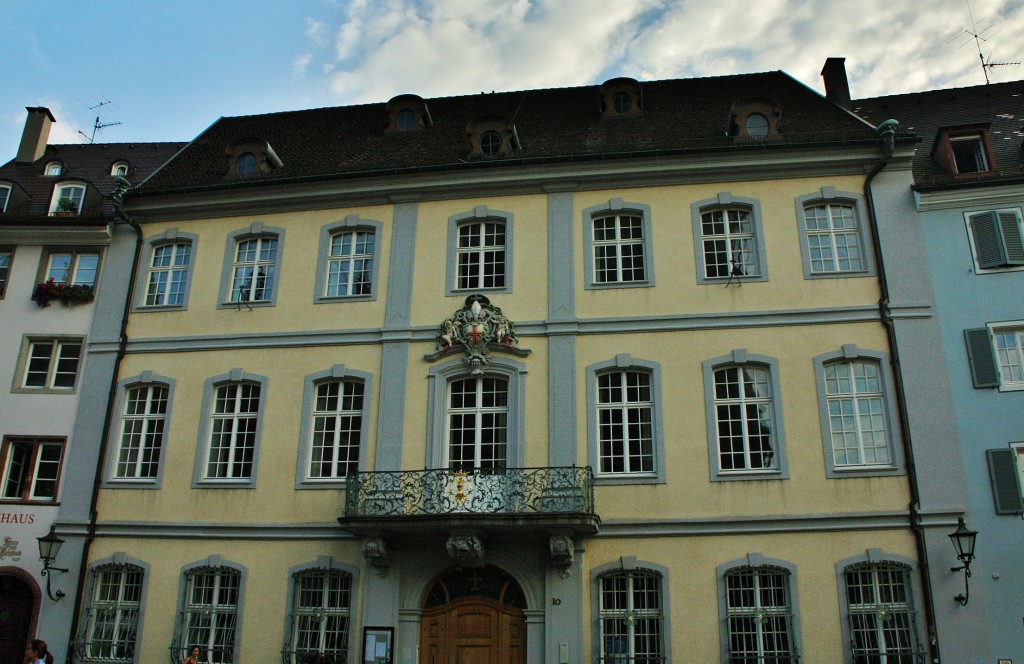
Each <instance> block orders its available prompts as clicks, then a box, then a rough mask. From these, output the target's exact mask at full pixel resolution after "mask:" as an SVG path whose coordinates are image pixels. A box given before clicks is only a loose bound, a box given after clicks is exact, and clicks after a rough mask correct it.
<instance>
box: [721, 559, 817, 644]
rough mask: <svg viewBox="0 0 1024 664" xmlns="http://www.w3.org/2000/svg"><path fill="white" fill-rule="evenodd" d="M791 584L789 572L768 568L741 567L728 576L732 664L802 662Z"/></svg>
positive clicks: (727, 593)
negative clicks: (794, 620) (800, 660)
mask: <svg viewBox="0 0 1024 664" xmlns="http://www.w3.org/2000/svg"><path fill="white" fill-rule="evenodd" d="M789 582H790V572H789V570H786V569H783V568H781V567H773V566H768V565H765V566H758V567H751V566H744V567H737V568H733V569H730V570H729V571H728V572H726V573H725V598H726V606H725V613H726V625H727V627H728V632H729V633H728V652H729V659H728V661H730V662H747V663H749V664H794V663H795V662H797V661H798V659H799V658H798V656H797V648H796V641H795V637H794V629H793V608H792V600H791V595H790V587H789Z"/></svg>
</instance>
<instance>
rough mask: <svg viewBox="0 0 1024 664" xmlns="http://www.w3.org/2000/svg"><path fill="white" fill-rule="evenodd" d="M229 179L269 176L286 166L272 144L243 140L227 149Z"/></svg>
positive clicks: (250, 139) (256, 139) (255, 140)
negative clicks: (275, 170)
mask: <svg viewBox="0 0 1024 664" xmlns="http://www.w3.org/2000/svg"><path fill="white" fill-rule="evenodd" d="M224 154H225V155H227V158H228V164H229V166H228V168H229V169H230V170H228V173H227V176H228V177H229V178H250V177H257V176H260V175H267V174H269V173H270V172H271V171H273V170H274V169H277V168H281V167H282V166H283V165H284V164H283V163H282V162H281V159H280V157H278V156H277V153H276V152H274V148H272V147H270V143H267V142H266V141H264V140H261V139H258V138H243V139H239V140H237V141H235V142H234V143H232V144H231V145H229V146H228V147H227V149H226V150H225V151H224Z"/></svg>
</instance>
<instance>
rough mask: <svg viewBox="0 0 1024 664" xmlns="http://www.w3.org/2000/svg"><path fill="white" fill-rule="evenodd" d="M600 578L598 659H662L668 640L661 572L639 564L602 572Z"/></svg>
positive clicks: (636, 662)
mask: <svg viewBox="0 0 1024 664" xmlns="http://www.w3.org/2000/svg"><path fill="white" fill-rule="evenodd" d="M597 581H598V589H597V591H598V607H599V619H598V620H599V625H600V627H599V630H600V632H599V639H598V647H599V648H600V652H599V655H598V661H599V662H601V663H602V664H611V663H613V662H622V663H623V664H627V663H628V664H644V663H650V664H653V663H658V662H663V661H664V660H665V653H666V644H665V613H664V605H663V596H662V577H661V574H659V573H658V572H655V571H653V570H649V569H644V568H639V567H638V568H634V569H630V570H620V571H614V572H607V573H604V574H601V575H600V576H599V577H598V579H597Z"/></svg>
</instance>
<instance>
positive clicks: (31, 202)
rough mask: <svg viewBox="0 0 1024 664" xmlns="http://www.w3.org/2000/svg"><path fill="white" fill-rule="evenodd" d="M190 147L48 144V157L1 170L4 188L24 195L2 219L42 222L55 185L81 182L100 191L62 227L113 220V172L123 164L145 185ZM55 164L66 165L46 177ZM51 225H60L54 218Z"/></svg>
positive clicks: (0, 181)
mask: <svg viewBox="0 0 1024 664" xmlns="http://www.w3.org/2000/svg"><path fill="white" fill-rule="evenodd" d="M185 145H186V144H185V143H84V144H80V145H77V144H68V145H59V144H58V145H53V144H48V145H47V146H46V150H45V151H44V152H43V155H42V156H41V157H40V158H39V159H36V160H35V161H33V162H19V161H17V160H16V159H12V160H11V161H9V162H7V163H6V164H4V165H3V166H0V184H8V185H12V186H13V187H14V188H16V189H17V190H18V194H19V195H17V196H12V197H11V201H10V203H9V204H8V207H7V211H6V214H3V215H0V223H4V224H16V223H20V222H27V223H32V222H38V221H39V219H40V218H42V217H48V216H49V214H50V207H51V202H52V200H53V192H54V186H55V185H58V184H59V183H62V182H81V183H84V184H86V185H87V186H88V187H89V188H90V189H91V190H94V191H95V192H96V195H95V196H87V198H86V201H87V203H86V206H85V207H84V208H83V210H82V212H81V214H80V215H78V216H77V217H75V218H74V219H73V220H59V223H65V224H75V223H78V224H81V223H88V222H89V221H93V222H95V221H100V220H109V219H111V218H113V212H114V208H113V203H112V201H111V199H110V194H112V193H113V191H114V184H115V182H114V176H113V175H111V168H112V167H113V165H114V164H115V163H117V162H123V163H125V164H127V166H128V173H127V175H126V176H125V177H127V179H128V180H129V181H130V182H132V183H133V184H134V183H138V182H141V181H142V180H144V179H145V178H146V177H148V176H149V175H150V174H152V173H153V172H154V171H155V170H156V169H158V168H159V167H160V166H161V165H162V164H164V163H165V162H166V161H167V160H168V159H170V158H171V157H172V156H174V154H175V153H176V152H177V151H178V150H180V149H181V148H182V147H184V146H185ZM53 163H59V164H60V165H61V173H60V175H56V176H53V175H46V174H45V173H46V167H47V166H48V165H50V164H53ZM47 223H51V224H52V223H58V220H55V219H53V218H50V219H48V222H47Z"/></svg>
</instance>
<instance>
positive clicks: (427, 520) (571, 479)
mask: <svg viewBox="0 0 1024 664" xmlns="http://www.w3.org/2000/svg"><path fill="white" fill-rule="evenodd" d="M338 522H339V523H340V524H341V527H342V528H344V529H345V530H347V531H348V532H350V533H352V534H354V535H363V536H366V535H382V534H387V535H389V536H391V537H396V536H397V537H399V538H401V537H402V536H403V535H408V536H413V537H418V536H422V535H423V534H428V533H432V532H438V531H439V530H444V529H453V528H455V529H464V528H472V529H473V530H474V531H476V532H483V533H487V532H491V533H496V534H511V533H514V534H515V535H516V536H517V537H522V536H529V535H531V534H536V535H546V534H548V533H550V532H553V531H559V532H565V533H567V534H571V535H592V534H594V533H596V532H597V530H598V527H599V526H600V523H601V519H600V517H598V516H597V513H596V512H595V509H594V474H593V472H592V471H591V469H590V468H589V467H582V468H581V467H577V466H559V467H545V468H505V469H501V470H470V471H452V470H449V469H433V470H418V471H397V472H370V473H355V474H353V475H349V477H348V481H347V483H346V495H345V514H344V516H342V517H341V518H340V519H338ZM509 529H512V530H509Z"/></svg>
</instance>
